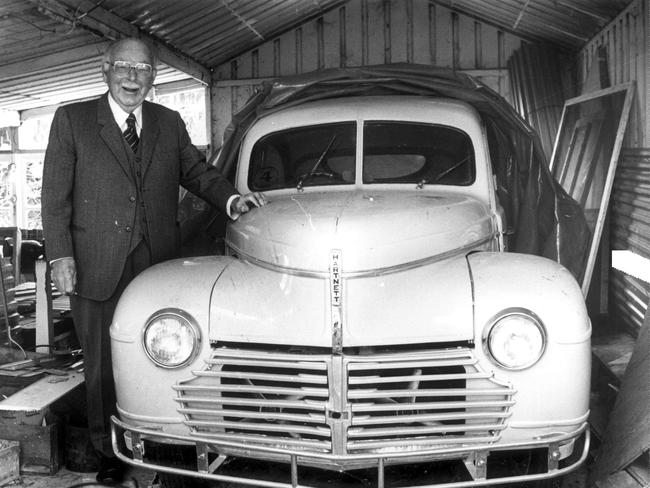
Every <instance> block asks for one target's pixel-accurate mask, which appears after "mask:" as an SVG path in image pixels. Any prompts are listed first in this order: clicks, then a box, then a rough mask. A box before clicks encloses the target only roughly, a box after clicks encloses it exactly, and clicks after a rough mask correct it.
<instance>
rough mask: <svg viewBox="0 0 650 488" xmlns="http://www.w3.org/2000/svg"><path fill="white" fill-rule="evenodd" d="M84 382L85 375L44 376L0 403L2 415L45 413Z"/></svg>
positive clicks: (72, 373) (71, 373) (75, 373)
mask: <svg viewBox="0 0 650 488" xmlns="http://www.w3.org/2000/svg"><path fill="white" fill-rule="evenodd" d="M83 381H84V376H83V373H78V372H76V371H74V372H69V373H68V374H67V375H66V376H56V377H52V376H44V377H43V378H41V379H39V380H38V381H36V382H34V383H32V384H31V385H29V386H27V387H25V388H23V389H22V390H20V391H18V392H16V393H14V394H13V395H11V396H10V397H9V398H7V399H5V400H2V401H0V413H8V412H17V413H26V414H30V413H37V412H43V411H45V409H46V408H47V407H48V406H49V405H51V404H52V403H54V402H55V401H56V400H58V399H59V398H61V397H63V396H64V395H65V394H66V393H68V392H70V391H72V390H73V389H75V388H76V387H78V386H79V385H81V384H82V383H83ZM0 438H2V437H1V436H0Z"/></svg>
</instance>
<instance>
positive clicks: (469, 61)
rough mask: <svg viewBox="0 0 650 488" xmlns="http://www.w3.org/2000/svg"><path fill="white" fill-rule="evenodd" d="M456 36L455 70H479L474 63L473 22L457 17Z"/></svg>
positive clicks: (464, 17)
mask: <svg viewBox="0 0 650 488" xmlns="http://www.w3.org/2000/svg"><path fill="white" fill-rule="evenodd" d="M457 18H458V31H457V32H456V36H457V39H458V43H459V49H458V59H457V63H458V64H457V65H456V68H457V69H475V68H480V66H478V65H477V63H476V42H475V37H474V36H475V34H476V31H475V21H474V19H472V18H470V17H466V16H465V15H459V16H458V17H457Z"/></svg>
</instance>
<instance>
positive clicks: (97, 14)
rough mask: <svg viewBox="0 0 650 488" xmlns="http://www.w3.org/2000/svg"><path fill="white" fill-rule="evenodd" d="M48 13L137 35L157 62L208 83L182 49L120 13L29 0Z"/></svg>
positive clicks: (97, 30) (93, 28)
mask: <svg viewBox="0 0 650 488" xmlns="http://www.w3.org/2000/svg"><path fill="white" fill-rule="evenodd" d="M29 1H30V2H32V3H34V4H36V5H37V6H38V8H39V10H40V11H41V12H42V13H43V14H44V15H48V16H49V17H51V18H53V19H55V20H57V21H59V22H64V23H69V24H70V25H72V26H74V27H79V28H83V29H85V30H87V31H90V32H92V33H94V34H98V35H100V36H101V37H103V38H105V39H109V40H116V39H120V38H122V37H137V38H140V39H144V40H146V41H148V42H149V43H151V44H152V45H153V47H154V49H155V50H156V55H157V56H158V59H159V60H160V62H162V63H164V64H166V65H167V66H171V67H172V68H175V69H177V70H179V71H182V72H184V73H187V74H188V75H190V76H192V77H193V78H195V79H197V80H198V81H200V82H202V83H205V84H206V85H207V84H209V83H210V79H211V75H212V74H211V71H210V69H209V68H207V67H205V66H203V65H202V64H200V63H198V62H197V61H195V60H194V59H192V58H190V57H189V56H187V55H184V54H183V53H180V52H178V51H176V50H175V49H173V48H171V47H170V46H168V45H166V44H164V43H162V42H161V41H159V40H157V39H155V38H154V37H152V36H150V35H148V34H146V33H145V32H143V31H141V30H140V29H138V28H137V27H136V26H134V25H132V24H130V23H129V22H127V21H125V20H124V19H122V18H121V17H118V16H117V15H115V14H113V13H111V12H109V11H108V10H106V9H104V8H101V7H100V6H98V5H97V4H96V3H95V2H92V1H90V0H81V2H79V1H78V0H29Z"/></svg>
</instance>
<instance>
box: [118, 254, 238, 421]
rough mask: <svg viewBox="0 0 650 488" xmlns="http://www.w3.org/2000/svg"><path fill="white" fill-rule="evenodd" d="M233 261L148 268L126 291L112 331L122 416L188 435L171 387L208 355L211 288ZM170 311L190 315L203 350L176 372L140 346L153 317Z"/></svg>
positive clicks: (182, 262) (199, 259) (190, 260)
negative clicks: (163, 311) (154, 359)
mask: <svg viewBox="0 0 650 488" xmlns="http://www.w3.org/2000/svg"><path fill="white" fill-rule="evenodd" d="M233 260H234V258H232V257H227V256H211V257H197V258H187V259H176V260H171V261H166V262H164V263H161V264H158V265H155V266H153V267H151V268H149V269H147V270H145V271H144V272H143V273H141V274H140V275H138V276H137V277H136V278H135V279H134V280H133V281H132V282H131V283H130V284H129V286H128V287H127V289H126V290H125V291H124V293H123V294H122V297H121V298H120V301H119V303H118V306H117V309H116V311H115V314H114V318H113V322H112V325H111V329H110V335H111V347H112V361H113V371H114V376H115V382H116V394H117V404H118V411H119V413H120V415H121V416H122V418H128V419H130V420H131V421H132V422H135V423H136V424H138V425H142V426H150V427H155V428H157V429H159V430H163V431H165V432H171V433H173V432H186V430H187V429H186V428H184V427H181V426H180V424H181V421H182V417H181V416H180V414H179V413H178V412H177V408H178V404H177V403H176V402H175V401H174V398H175V394H174V392H173V390H172V389H171V388H170V386H172V385H174V384H176V383H178V382H179V381H182V380H184V379H187V378H188V377H189V376H191V371H192V370H193V369H200V368H201V367H202V366H203V363H202V361H203V359H205V358H206V357H209V355H210V341H209V334H208V329H209V308H210V299H211V296H212V289H213V286H214V283H215V281H216V280H217V279H218V278H219V276H221V274H222V273H223V271H224V269H226V268H227V267H228V265H230V264H231V263H232V261H233ZM169 308H172V309H174V308H175V309H180V310H183V311H184V312H185V313H187V314H189V315H190V316H191V317H193V319H194V320H195V321H196V324H197V325H198V327H199V329H200V331H201V343H200V350H199V352H198V354H197V355H196V357H195V359H194V360H193V361H192V362H191V363H189V364H187V365H186V366H183V367H180V368H174V369H165V368H162V367H160V366H157V365H155V364H154V363H153V362H152V361H151V360H150V359H149V358H148V357H147V355H146V354H145V352H144V350H143V345H142V337H143V330H144V326H145V324H146V322H147V320H148V319H149V317H151V315H152V314H153V313H155V312H157V311H159V310H161V309H169ZM134 372H137V373H136V374H134ZM152 404H153V405H155V408H152ZM178 429H180V430H178Z"/></svg>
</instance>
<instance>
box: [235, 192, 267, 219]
mask: <svg viewBox="0 0 650 488" xmlns="http://www.w3.org/2000/svg"><path fill="white" fill-rule="evenodd" d="M253 205H254V206H255V207H263V206H264V205H266V198H264V195H263V194H262V193H259V192H253V193H247V194H246V195H241V196H240V197H239V198H237V199H235V200H234V201H233V202H232V209H233V210H234V212H233V213H234V214H237V215H239V214H243V213H246V212H248V211H249V210H251V209H252V208H253Z"/></svg>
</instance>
